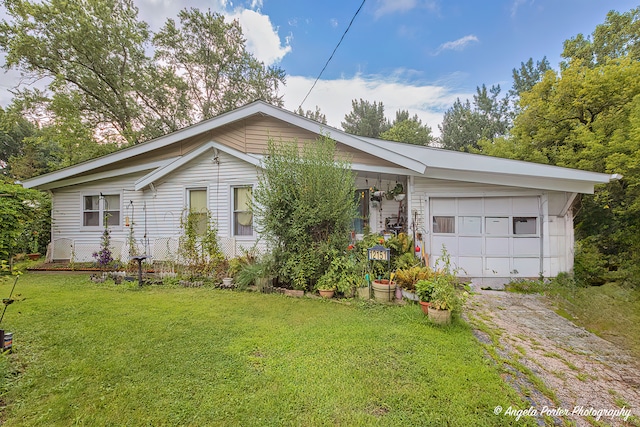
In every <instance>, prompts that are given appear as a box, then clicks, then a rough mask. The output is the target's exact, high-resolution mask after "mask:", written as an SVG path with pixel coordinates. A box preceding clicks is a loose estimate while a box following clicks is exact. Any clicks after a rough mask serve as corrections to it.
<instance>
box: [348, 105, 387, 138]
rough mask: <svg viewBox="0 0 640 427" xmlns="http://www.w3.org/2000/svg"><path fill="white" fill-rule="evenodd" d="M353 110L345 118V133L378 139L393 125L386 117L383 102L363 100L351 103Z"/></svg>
mask: <svg viewBox="0 0 640 427" xmlns="http://www.w3.org/2000/svg"><path fill="white" fill-rule="evenodd" d="M351 107H352V110H351V111H350V112H349V113H347V115H345V116H344V122H342V129H344V131H345V132H347V133H350V134H353V135H359V136H366V137H370V138H378V137H379V136H380V134H381V133H382V132H385V131H386V130H388V129H389V128H390V127H391V125H390V123H389V120H387V118H386V117H385V116H384V105H383V103H382V102H377V101H373V103H372V102H369V101H365V100H363V99H360V100H356V99H354V100H353V101H351Z"/></svg>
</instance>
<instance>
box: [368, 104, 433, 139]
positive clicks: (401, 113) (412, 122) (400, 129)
mask: <svg viewBox="0 0 640 427" xmlns="http://www.w3.org/2000/svg"><path fill="white" fill-rule="evenodd" d="M380 138H382V139H386V140H388V141H396V142H404V143H407V144H414V145H429V144H431V143H432V142H433V141H434V137H433V135H432V134H431V128H430V127H429V126H427V125H423V124H422V120H420V119H419V118H418V115H417V114H415V115H414V116H413V117H409V112H408V111H407V110H398V111H397V112H396V118H395V120H394V121H393V124H392V125H391V127H390V128H389V129H388V130H386V131H384V132H382V133H381V134H380Z"/></svg>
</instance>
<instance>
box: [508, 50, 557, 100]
mask: <svg viewBox="0 0 640 427" xmlns="http://www.w3.org/2000/svg"><path fill="white" fill-rule="evenodd" d="M549 70H551V64H549V61H548V60H547V57H546V56H545V57H543V58H542V60H541V61H536V64H535V65H534V64H533V58H529V60H528V61H527V62H521V63H520V68H519V69H516V68H514V69H513V70H512V75H513V87H512V88H511V90H510V91H509V96H511V97H513V98H515V99H516V100H519V99H520V94H522V93H523V92H528V91H530V90H531V89H532V88H533V87H534V86H535V85H536V84H537V83H538V82H539V81H540V80H542V77H543V76H544V74H545V73H546V72H547V71H549Z"/></svg>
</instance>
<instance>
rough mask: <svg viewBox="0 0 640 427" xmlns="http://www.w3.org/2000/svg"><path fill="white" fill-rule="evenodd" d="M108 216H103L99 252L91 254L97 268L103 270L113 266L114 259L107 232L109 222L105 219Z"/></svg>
mask: <svg viewBox="0 0 640 427" xmlns="http://www.w3.org/2000/svg"><path fill="white" fill-rule="evenodd" d="M108 218H109V215H108V214H106V215H105V216H104V231H103V232H102V237H101V238H100V250H98V251H96V252H94V253H93V254H91V256H93V258H94V259H95V260H96V263H97V264H98V267H100V268H101V269H103V270H105V269H107V268H109V267H111V266H112V265H113V262H114V259H113V254H112V252H111V232H110V231H109V222H108V221H107V219H108Z"/></svg>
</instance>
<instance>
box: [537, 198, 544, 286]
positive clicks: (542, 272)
mask: <svg viewBox="0 0 640 427" xmlns="http://www.w3.org/2000/svg"><path fill="white" fill-rule="evenodd" d="M543 196H544V194H543V195H542V196H538V214H539V215H540V276H542V277H544V212H543V209H542V197H543Z"/></svg>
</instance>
